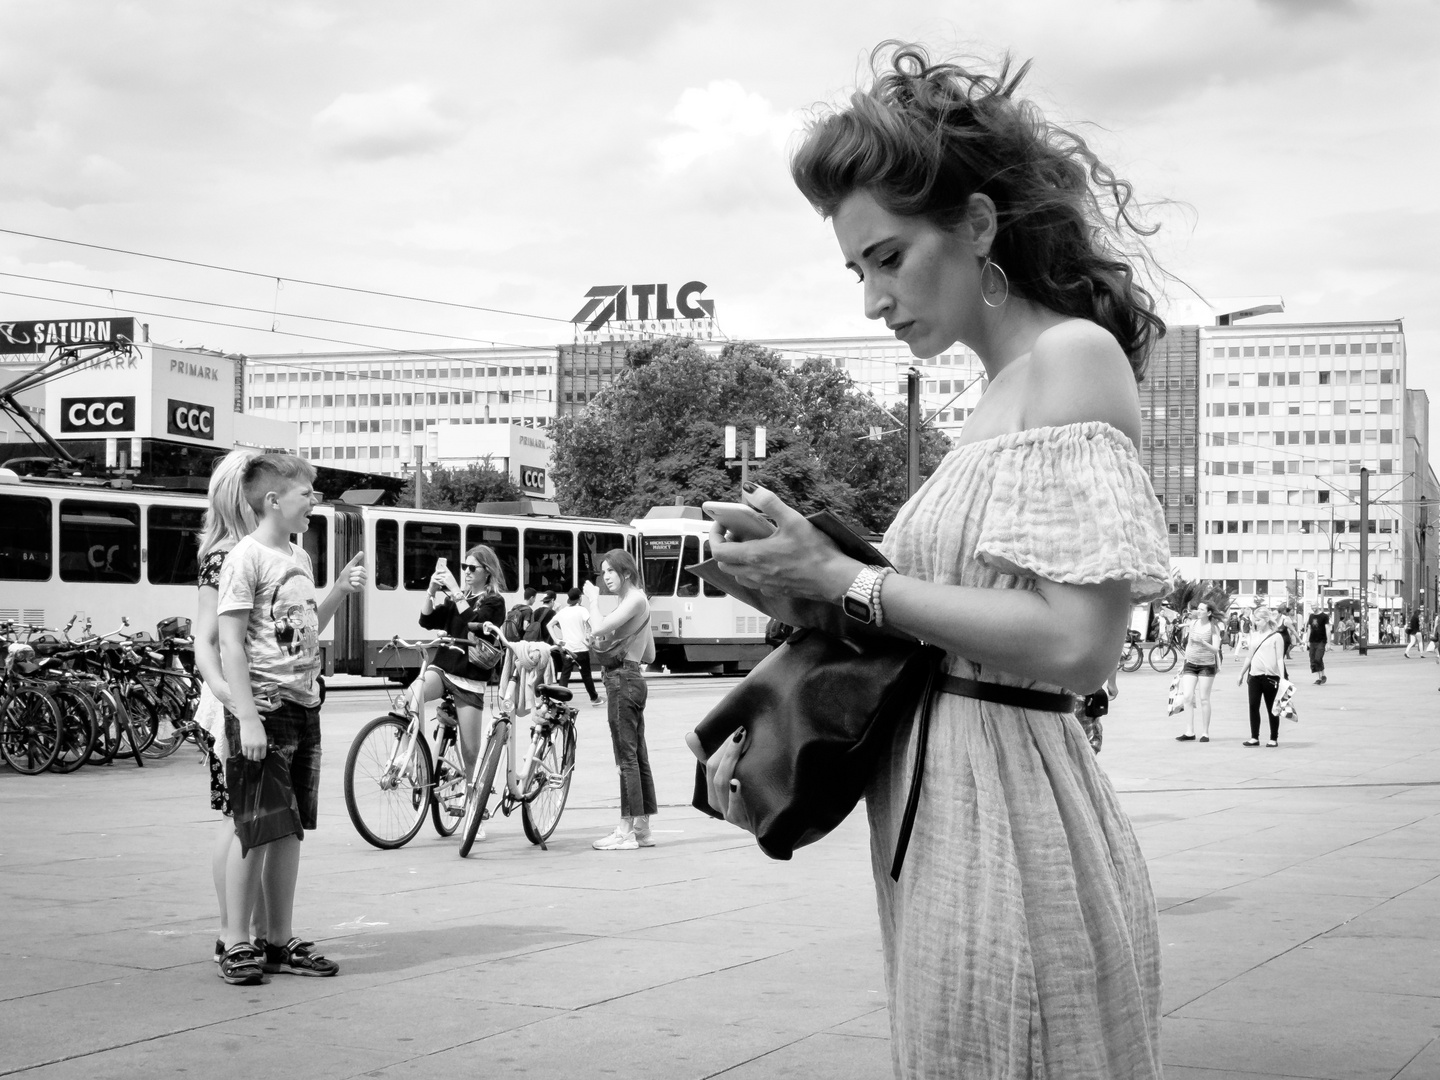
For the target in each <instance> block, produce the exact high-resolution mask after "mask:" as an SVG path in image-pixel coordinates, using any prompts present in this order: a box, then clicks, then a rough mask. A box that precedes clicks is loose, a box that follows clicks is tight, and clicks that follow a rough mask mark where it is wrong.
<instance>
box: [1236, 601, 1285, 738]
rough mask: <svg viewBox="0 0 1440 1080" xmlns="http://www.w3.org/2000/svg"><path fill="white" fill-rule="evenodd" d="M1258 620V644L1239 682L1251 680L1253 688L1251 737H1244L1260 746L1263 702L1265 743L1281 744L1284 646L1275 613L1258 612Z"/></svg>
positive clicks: (1252, 650)
mask: <svg viewBox="0 0 1440 1080" xmlns="http://www.w3.org/2000/svg"><path fill="white" fill-rule="evenodd" d="M1255 619H1256V626H1257V629H1256V633H1255V638H1256V641H1255V647H1254V648H1252V649H1251V650H1250V656H1249V657H1248V658H1247V659H1246V661H1245V666H1244V667H1243V668H1241V669H1240V685H1241V686H1244V685H1246V683H1247V682H1248V683H1249V687H1250V738H1248V739H1246V740H1245V745H1246V746H1259V745H1260V703H1261V702H1262V701H1263V702H1264V703H1265V711H1266V712H1268V713H1269V714H1270V741H1269V742H1267V743H1266V744H1265V745H1266V746H1279V745H1280V718H1279V717H1278V716H1277V715H1275V695H1276V693H1277V692H1278V691H1279V689H1280V679H1281V676H1283V675H1284V674H1285V646H1284V643H1283V642H1282V641H1281V639H1280V631H1279V628H1278V619H1277V617H1276V615H1275V613H1274V612H1271V611H1268V610H1266V611H1259V612H1256V613H1255Z"/></svg>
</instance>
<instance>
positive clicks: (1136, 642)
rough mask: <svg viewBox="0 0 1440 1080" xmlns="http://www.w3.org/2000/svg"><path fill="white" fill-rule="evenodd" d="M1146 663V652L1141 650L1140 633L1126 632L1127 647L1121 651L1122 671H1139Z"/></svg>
mask: <svg viewBox="0 0 1440 1080" xmlns="http://www.w3.org/2000/svg"><path fill="white" fill-rule="evenodd" d="M1144 662H1145V650H1144V649H1142V648H1140V632H1139V631H1138V630H1127V631H1125V647H1124V648H1123V649H1121V650H1120V670H1121V671H1139V670H1140V665H1141V664H1143V663H1144Z"/></svg>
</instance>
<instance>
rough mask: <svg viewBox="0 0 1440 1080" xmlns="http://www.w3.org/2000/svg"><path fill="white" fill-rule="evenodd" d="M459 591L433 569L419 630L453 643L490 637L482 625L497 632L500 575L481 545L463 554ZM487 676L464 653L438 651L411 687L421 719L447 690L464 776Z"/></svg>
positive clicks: (479, 736)
mask: <svg viewBox="0 0 1440 1080" xmlns="http://www.w3.org/2000/svg"><path fill="white" fill-rule="evenodd" d="M460 572H461V579H462V581H463V582H464V584H463V585H462V584H461V583H460V582H457V581H456V580H455V575H454V574H452V573H451V572H450V570H449V568H448V567H441V568H437V569H436V571H435V573H434V574H433V575H432V576H431V578H430V588H429V591H428V592H426V594H425V603H424V604H422V605H421V607H420V625H421V626H423V627H424V628H425V629H427V630H439V631H440V632H441V633H444V634H448V635H450V636H451V637H454V638H464V637H478V636H481V635H482V634H484V635H486V636H491V637H493V636H494V635H493V630H492V631H485V630H483V629H482V627H483V625H484V624H485V623H491V624H493V625H494V626H499V625H500V624H501V623H503V622H504V621H505V601H504V599H502V598H501V597H500V595H499V593H500V591H501V590H503V589H504V588H505V572H504V571H503V570H502V569H501V568H500V560H499V559H498V558H496V556H495V552H494V551H493V550H491V549H490V548H489V547H487V546H486V545H484V544H476V545H475V546H474V547H472V548H471V549H470V550H469V551H467V552H466V553H465V558H464V560H463V561H462V562H461V566H460ZM489 678H490V670H489V669H488V668H484V667H480V666H478V665H476V664H474V663H472V662H471V660H470V656H469V653H468V652H467V651H466V650H464V649H459V648H455V647H454V646H450V645H442V646H440V647H439V648H438V649H437V650H436V655H435V660H434V663H433V664H432V666H431V667H430V668H429V670H428V671H426V673H425V678H424V680H423V681H422V680H419V679H417V680H416V681H415V683H414V684H413V685H412V687H411V690H412V692H413V695H414V696H413V697H412V703H413V705H414V708H415V711H416V712H417V713H421V714H423V712H424V708H425V705H424V703H425V702H427V701H434V700H435V699H436V698H438V697H440V696H441V694H442V693H443V692H444V690H446V689H448V690H449V691H450V694H451V696H452V697H453V698H454V700H455V712H456V715H457V716H458V717H459V720H460V753H461V755H462V756H463V757H464V759H465V772H466V775H469V773H470V771H471V769H473V768H474V765H475V759H476V758H477V757H479V756H480V750H481V748H482V746H483V745H484V733H483V730H482V725H483V723H484V717H483V714H482V710H483V709H484V707H485V686H486V683H487V681H488V680H489Z"/></svg>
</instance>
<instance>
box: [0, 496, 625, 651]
mask: <svg viewBox="0 0 1440 1080" xmlns="http://www.w3.org/2000/svg"><path fill="white" fill-rule="evenodd" d="M206 505H207V503H206V498H205V496H204V495H202V494H198V493H191V492H185V491H173V490H167V489H164V488H158V487H142V486H139V485H135V484H132V483H130V482H129V481H113V480H112V481H85V480H74V479H70V480H53V479H47V478H40V477H21V476H18V475H16V474H15V473H14V472H13V471H11V470H7V469H3V468H0V620H14V621H16V622H19V623H25V624H29V625H32V626H48V627H57V626H63V625H65V623H66V622H68V621H69V620H70V618H71V616H79V618H80V619H81V620H84V619H86V618H88V619H90V620H91V621H92V623H93V625H94V627H95V629H96V630H98V631H100V632H102V633H104V632H108V631H110V630H113V629H115V628H116V627H118V626H119V625H120V619H121V616H124V617H126V618H128V619H129V620H130V625H131V626H132V627H133V628H134V629H136V630H142V629H147V628H150V627H154V626H155V625H156V624H157V623H159V622H160V621H161V620H163V619H166V618H169V617H170V616H174V615H184V616H191V615H193V613H194V611H195V584H196V580H197V577H198V543H199V537H200V532H201V526H202V522H203V518H204V514H205V507H206ZM638 542H639V533H638V531H637V530H636V529H635V528H633V527H630V526H626V525H622V524H620V523H618V522H615V521H611V520H606V519H589V518H570V517H560V516H555V515H549V514H544V513H536V512H531V513H518V514H472V513H463V512H459V511H445V510H412V509H407V508H402V507H381V506H357V505H351V504H348V503H345V502H339V501H334V502H325V503H321V504H320V505H319V506H317V507H316V509H315V513H314V514H313V516H312V517H311V521H310V528H309V530H307V532H306V533H305V536H304V538H303V540H302V543H303V545H304V547H305V550H306V551H307V552H308V553H309V555H310V559H311V562H312V564H313V566H314V571H315V584H316V586H317V587H318V588H320V589H322V590H323V589H327V588H329V586H330V583H331V575H332V574H333V573H334V572H335V570H336V569H337V568H339V567H343V566H344V565H345V564H346V563H347V562H349V561H350V559H351V558H352V557H353V556H354V555H355V554H356V552H359V551H366V552H367V553H369V558H367V560H366V565H367V566H368V567H369V570H370V573H369V575H368V577H367V579H366V588H365V590H364V591H363V592H362V593H360V594H357V595H355V596H351V597H347V598H346V600H345V602H344V603H342V604H341V606H340V608H339V610H338V611H337V612H336V614H335V618H334V619H333V620H332V621H331V623H330V625H329V626H328V627H327V628H326V630H325V633H324V635H323V636H322V638H321V641H320V648H321V654H322V660H323V664H324V667H323V670H324V671H325V672H326V673H327V674H333V673H336V672H342V673H347V674H354V675H366V676H376V675H379V676H390V677H395V678H401V679H404V678H406V677H407V676H409V675H410V674H411V673H410V672H408V671H407V670H405V669H404V668H402V667H399V666H397V665H399V664H401V663H405V664H408V663H410V662H411V658H410V657H408V656H401V657H397V656H396V654H395V653H394V652H393V651H382V650H383V647H384V646H385V644H386V643H387V642H388V641H389V640H390V638H391V636H392V635H394V634H396V633H397V632H398V633H405V632H408V630H409V629H413V628H414V626H415V624H416V620H417V618H418V614H419V610H420V605H421V602H422V600H423V595H424V592H425V590H426V588H427V586H428V584H429V580H430V575H431V574H432V573H433V572H434V570H435V562H436V560H437V559H438V558H441V557H443V558H445V559H447V560H448V561H449V564H450V565H451V566H452V567H458V566H459V565H460V561H461V555H462V554H463V552H464V551H465V550H466V549H467V548H469V547H470V546H471V545H473V544H479V543H483V544H488V545H490V546H491V547H492V548H494V549H495V553H496V555H498V556H499V558H500V563H501V566H502V567H503V568H504V570H505V579H506V585H507V586H508V588H507V590H506V591H505V593H504V597H505V603H506V606H507V607H509V606H511V605H513V604H516V603H518V602H519V600H520V597H521V595H522V594H523V591H524V589H525V588H526V587H527V586H533V587H534V588H535V589H537V590H538V591H540V592H545V591H547V590H553V591H555V592H556V593H562V594H563V593H564V592H567V591H568V590H569V589H571V588H573V587H576V586H580V585H583V584H584V583H586V582H595V583H597V584H599V578H600V560H601V558H602V557H603V555H604V554H605V552H607V551H610V550H612V549H614V548H624V549H625V550H627V551H629V552H630V553H631V554H632V555H633V556H635V557H637V559H638V558H639V557H640V552H639V548H638ZM601 588H602V590H603V585H602V586H601ZM614 603H615V600H614V598H613V597H609V596H603V595H602V596H601V597H600V610H601V612H602V613H603V612H605V611H606V610H607V609H608V608H610V607H612V606H613V605H614Z"/></svg>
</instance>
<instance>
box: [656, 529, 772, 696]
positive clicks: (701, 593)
mask: <svg viewBox="0 0 1440 1080" xmlns="http://www.w3.org/2000/svg"><path fill="white" fill-rule="evenodd" d="M630 524H631V527H632V528H633V529H634V530H635V531H636V532H637V533H638V534H639V537H640V571H641V574H642V575H643V577H644V579H645V592H646V594H647V595H648V596H649V598H650V629H651V632H652V633H653V634H654V635H655V653H656V662H657V663H659V664H663V665H664V666H665V667H667V668H669V669H670V670H671V671H709V672H712V673H714V674H729V673H734V672H740V671H749V670H750V669H751V668H752V667H754V666H755V665H756V664H758V663H759V662H760V660H761V659H762V658H763V657H764V656H765V655H766V654H767V653H768V652H769V651H770V649H769V647H768V646H767V645H766V644H765V624H766V622H768V621H769V620H768V618H767V616H766V615H765V614H764V613H762V612H760V611H758V610H756V609H755V608H753V607H751V606H750V605H748V604H744V603H741V602H740V601H739V600H734V599H732V598H731V597H729V596H726V595H725V594H724V593H723V592H721V591H720V590H719V589H717V588H715V587H714V586H713V585H711V584H710V583H709V582H702V581H701V580H700V579H699V578H698V577H696V576H695V575H694V574H691V573H689V572H688V571H689V568H690V567H692V566H694V565H695V564H696V563H699V562H703V561H704V560H705V559H708V558H709V557H710V529H711V526H712V525H713V522H711V521H710V519H709V518H707V517H705V515H704V513H703V511H701V509H700V508H699V507H698V506H657V507H654V508H652V509H651V510H650V512H649V513H647V514H646V515H645V516H644V517H643V518H636V519H634V520H633V521H631V522H630Z"/></svg>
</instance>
